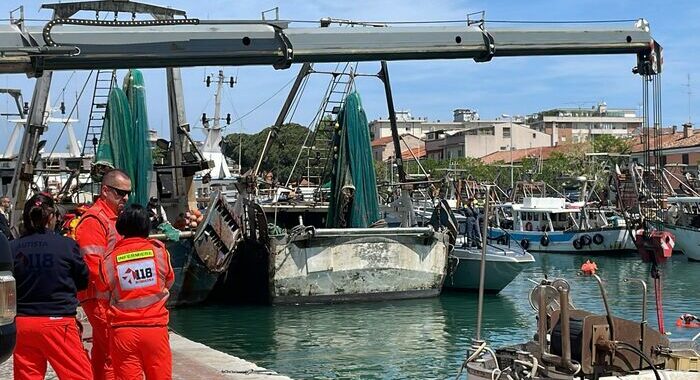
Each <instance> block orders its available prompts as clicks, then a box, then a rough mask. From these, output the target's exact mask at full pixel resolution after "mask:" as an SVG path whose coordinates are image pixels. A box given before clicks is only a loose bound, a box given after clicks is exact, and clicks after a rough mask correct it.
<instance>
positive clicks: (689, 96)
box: [684, 73, 693, 124]
mask: <svg viewBox="0 0 700 380" xmlns="http://www.w3.org/2000/svg"><path fill="white" fill-rule="evenodd" d="M684 87H687V89H688V124H692V123H693V119H692V116H691V114H690V110H691V107H690V105H691V101H690V99H691V96H692V95H693V89H692V87H690V73H688V82H687V83H686V84H685V85H684Z"/></svg>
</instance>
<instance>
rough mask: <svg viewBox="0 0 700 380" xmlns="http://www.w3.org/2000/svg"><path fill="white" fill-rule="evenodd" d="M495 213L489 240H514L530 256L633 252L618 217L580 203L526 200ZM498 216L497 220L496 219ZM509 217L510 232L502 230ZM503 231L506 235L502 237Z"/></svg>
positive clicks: (630, 239) (531, 198)
mask: <svg viewBox="0 0 700 380" xmlns="http://www.w3.org/2000/svg"><path fill="white" fill-rule="evenodd" d="M499 207H500V208H501V209H502V210H501V212H499V213H497V218H496V227H495V228H493V229H491V230H490V232H489V233H490V237H491V238H492V239H500V240H502V241H507V240H509V239H515V240H516V241H517V242H519V243H520V245H521V246H522V247H523V248H524V249H526V250H528V251H531V252H547V253H586V254H625V253H632V252H636V248H635V245H634V240H633V239H632V236H631V234H630V232H629V231H628V229H627V227H626V224H625V221H624V219H623V218H622V217H616V216H615V215H614V214H611V215H608V214H606V212H605V210H604V209H598V208H592V207H587V206H586V205H585V204H584V203H583V202H579V203H567V202H566V199H564V198H548V197H526V198H524V200H523V203H522V204H503V205H500V206H499ZM499 215H500V216H499ZM503 215H510V218H509V219H510V220H508V221H509V224H511V223H512V227H511V229H505V228H503V227H502V226H503V222H504V219H503V218H502V216H503ZM506 231H507V232H508V233H507V234H506Z"/></svg>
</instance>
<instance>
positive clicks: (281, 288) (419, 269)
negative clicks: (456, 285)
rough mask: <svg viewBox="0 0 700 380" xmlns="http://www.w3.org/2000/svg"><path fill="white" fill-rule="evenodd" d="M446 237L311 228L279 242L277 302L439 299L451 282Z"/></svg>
mask: <svg viewBox="0 0 700 380" xmlns="http://www.w3.org/2000/svg"><path fill="white" fill-rule="evenodd" d="M446 239H447V237H446V235H445V234H443V233H441V232H436V231H434V230H433V229H432V228H431V227H416V228H353V229H345V228H319V229H315V228H313V227H307V228H302V229H301V230H300V231H299V233H298V234H288V235H284V236H283V237H281V238H280V239H274V238H273V239H272V244H271V246H272V258H273V264H272V266H273V268H274V273H271V276H270V277H271V281H272V284H271V289H270V292H271V297H272V303H319V302H345V301H372V300H383V299H404V298H425V297H433V296H437V295H438V294H440V291H441V289H442V285H443V282H444V280H445V268H446V266H447V241H446Z"/></svg>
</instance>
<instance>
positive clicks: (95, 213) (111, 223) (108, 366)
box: [75, 199, 121, 380]
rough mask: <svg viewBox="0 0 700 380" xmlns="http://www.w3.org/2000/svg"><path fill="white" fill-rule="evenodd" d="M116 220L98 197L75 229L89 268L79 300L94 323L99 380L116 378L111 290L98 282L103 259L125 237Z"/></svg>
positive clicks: (93, 358)
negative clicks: (109, 313) (109, 316)
mask: <svg viewBox="0 0 700 380" xmlns="http://www.w3.org/2000/svg"><path fill="white" fill-rule="evenodd" d="M116 222H117V214H116V213H115V212H114V211H112V209H110V208H109V206H108V205H107V203H106V202H105V201H104V200H102V199H98V200H97V201H96V202H95V204H94V205H93V206H92V207H90V208H89V209H88V210H87V211H86V212H85V214H83V216H82V217H81V219H80V222H79V224H78V227H77V228H76V231H75V240H76V241H77V242H78V246H80V253H81V254H82V256H83V260H85V264H87V267H88V271H89V277H88V280H89V282H88V287H87V289H85V290H84V291H82V292H78V299H79V300H80V303H81V305H82V306H83V310H85V314H87V317H88V320H89V321H90V325H91V326H92V351H91V355H90V356H91V358H90V361H91V362H92V371H93V374H94V376H95V379H96V380H103V379H105V380H111V379H113V378H114V373H113V371H112V362H111V360H110V357H109V339H108V337H107V332H108V326H107V316H106V310H107V307H108V302H109V293H108V292H103V291H100V290H98V289H97V287H96V284H97V283H98V282H99V272H100V263H101V262H102V259H103V258H104V256H105V254H106V253H107V252H109V251H111V250H112V249H113V248H114V246H115V245H116V243H117V241H118V240H120V239H121V236H120V235H119V233H118V232H117V229H116V227H115V225H116Z"/></svg>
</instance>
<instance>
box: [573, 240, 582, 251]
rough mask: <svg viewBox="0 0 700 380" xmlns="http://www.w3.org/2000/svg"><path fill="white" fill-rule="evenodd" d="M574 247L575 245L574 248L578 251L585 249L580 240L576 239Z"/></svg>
mask: <svg viewBox="0 0 700 380" xmlns="http://www.w3.org/2000/svg"><path fill="white" fill-rule="evenodd" d="M573 245H574V248H576V249H581V248H583V244H581V241H580V240H579V239H574V242H573Z"/></svg>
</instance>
